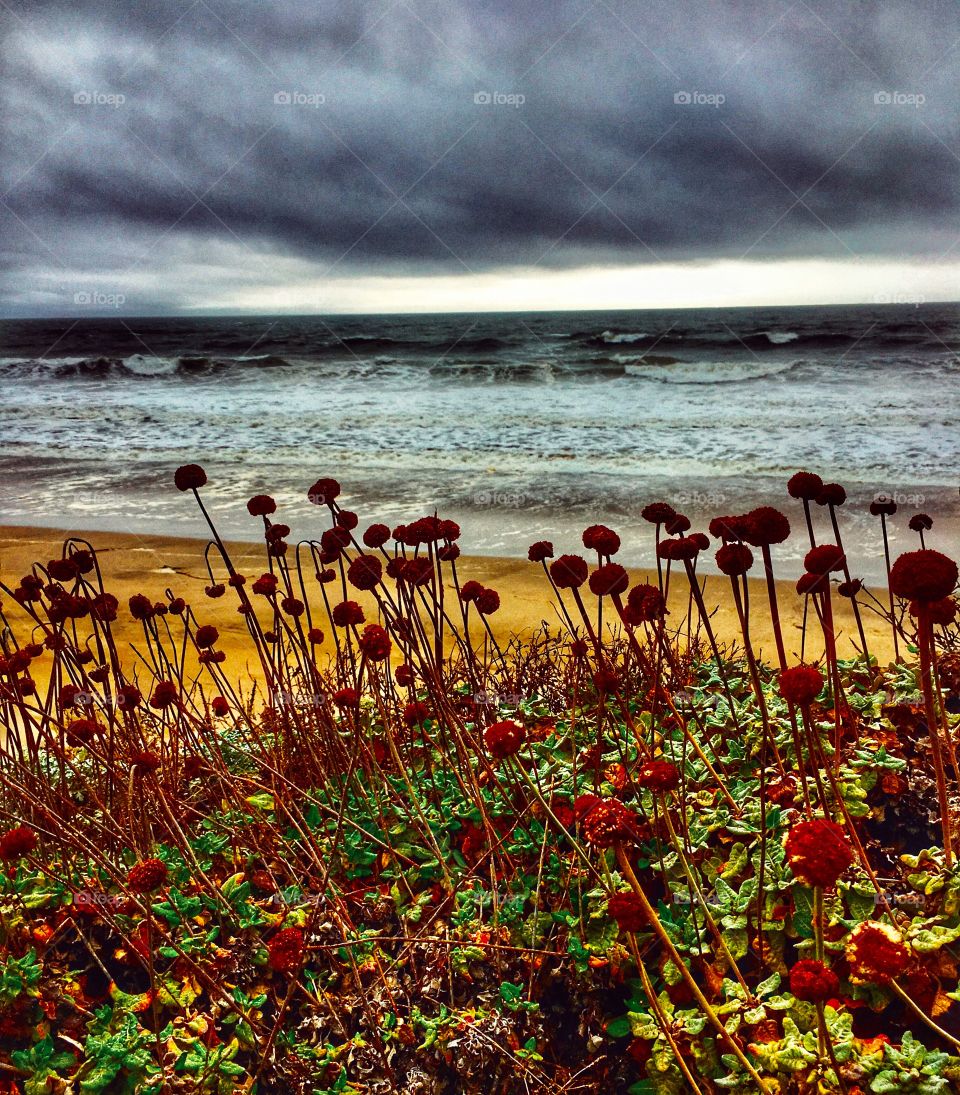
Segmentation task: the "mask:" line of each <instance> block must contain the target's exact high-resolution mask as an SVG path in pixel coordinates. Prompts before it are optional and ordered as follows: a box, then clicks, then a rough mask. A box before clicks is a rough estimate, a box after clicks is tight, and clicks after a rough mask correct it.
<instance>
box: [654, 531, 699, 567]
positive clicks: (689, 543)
mask: <svg viewBox="0 0 960 1095" xmlns="http://www.w3.org/2000/svg"><path fill="white" fill-rule="evenodd" d="M699 554H700V544H699V543H698V542H697V541H696V540H694V538H693V537H692V536H681V537H679V539H676V540H661V541H660V543H659V544H657V555H659V556H660V558H661V559H670V560H672V561H674V562H689V561H690V560H692V559H696V557H697V556H698V555H699Z"/></svg>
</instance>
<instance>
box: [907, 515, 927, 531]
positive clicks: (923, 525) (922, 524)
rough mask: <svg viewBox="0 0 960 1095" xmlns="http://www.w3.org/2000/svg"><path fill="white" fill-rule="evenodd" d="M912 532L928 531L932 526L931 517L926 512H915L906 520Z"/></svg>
mask: <svg viewBox="0 0 960 1095" xmlns="http://www.w3.org/2000/svg"><path fill="white" fill-rule="evenodd" d="M907 526H908V527H909V528H910V529H911V530H912V531H913V532H929V531H930V529H932V528H933V518H932V517H931V516H930V515H929V514H927V513H915V514H914V515H913V516H912V517H911V518H910V520H909V521H908V522H907Z"/></svg>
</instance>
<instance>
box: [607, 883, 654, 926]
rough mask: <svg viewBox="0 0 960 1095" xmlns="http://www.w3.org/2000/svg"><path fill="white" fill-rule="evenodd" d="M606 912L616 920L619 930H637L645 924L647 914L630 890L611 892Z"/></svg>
mask: <svg viewBox="0 0 960 1095" xmlns="http://www.w3.org/2000/svg"><path fill="white" fill-rule="evenodd" d="M607 912H608V913H609V914H610V917H611V919H613V920H616V922H617V926H618V927H619V928H620V930H621V931H625V932H638V931H642V930H643V929H644V928H645V927H646V926H647V914H646V912H645V911H644V908H643V902H642V901H641V900H640V898H639V897H638V896H637V895H636V894H635V893H634V892H633V890H630V891H628V892H626V893H612V894H611V895H610V897H609V898H608V900H607Z"/></svg>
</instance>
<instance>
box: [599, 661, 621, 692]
mask: <svg viewBox="0 0 960 1095" xmlns="http://www.w3.org/2000/svg"><path fill="white" fill-rule="evenodd" d="M593 687H594V688H596V690H597V691H598V692H599V693H601V695H609V694H610V693H611V692H616V691H617V689H618V688H619V687H620V676H619V674H618V673H617V671H616V670H615V669H611V668H610V667H609V666H606V667H603V668H600V669H598V670H597V671H596V673H594V675H593Z"/></svg>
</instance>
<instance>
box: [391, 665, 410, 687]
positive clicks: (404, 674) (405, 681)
mask: <svg viewBox="0 0 960 1095" xmlns="http://www.w3.org/2000/svg"><path fill="white" fill-rule="evenodd" d="M393 679H394V680H395V681H396V682H397V684H399V685H400V687H401V688H409V687H410V686H411V685H412V684H413V670H412V669H411V668H410V666H409V665H407V664H406V662H404V663H403V665H398V666H397V668H396V669H395V670H394V671H393Z"/></svg>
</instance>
